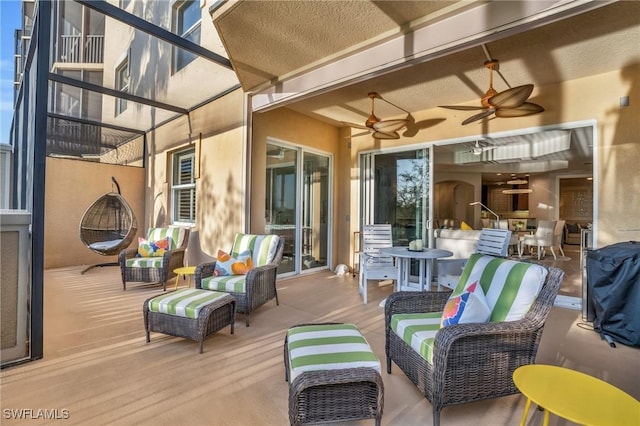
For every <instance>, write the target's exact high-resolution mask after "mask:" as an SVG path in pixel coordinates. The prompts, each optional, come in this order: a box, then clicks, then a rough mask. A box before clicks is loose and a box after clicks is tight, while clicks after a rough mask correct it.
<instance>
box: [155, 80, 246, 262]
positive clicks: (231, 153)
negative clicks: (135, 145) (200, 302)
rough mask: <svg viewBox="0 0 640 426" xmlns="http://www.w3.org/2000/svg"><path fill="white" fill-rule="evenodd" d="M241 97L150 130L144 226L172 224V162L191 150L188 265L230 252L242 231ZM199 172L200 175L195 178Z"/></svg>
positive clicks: (234, 95)
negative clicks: (191, 214)
mask: <svg viewBox="0 0 640 426" xmlns="http://www.w3.org/2000/svg"><path fill="white" fill-rule="evenodd" d="M243 99H244V95H243V93H242V91H241V90H236V91H234V92H232V93H230V94H228V95H226V96H224V97H222V98H220V99H217V100H216V101H214V102H211V103H209V104H207V105H205V106H203V107H201V108H199V109H198V110H196V111H194V112H192V113H191V114H190V117H191V136H189V122H188V120H187V117H181V118H179V119H176V120H173V121H172V122H170V123H168V124H166V125H164V126H162V127H160V128H158V129H156V130H155V131H153V132H150V133H149V135H148V136H147V150H148V168H147V182H148V184H147V189H146V193H145V201H146V209H145V214H144V221H143V222H144V226H145V227H149V226H168V225H172V224H175V223H174V220H173V218H172V217H171V212H172V205H171V185H170V183H171V182H170V179H171V159H172V155H173V154H174V153H175V152H177V151H181V150H184V149H186V148H189V147H190V146H192V147H194V148H195V150H196V163H197V165H196V216H197V217H196V223H195V224H183V225H184V226H188V227H189V228H190V229H191V237H190V241H189V247H188V255H187V258H188V260H187V261H188V263H189V264H192V265H193V264H197V263H200V262H201V261H205V260H208V258H209V257H210V256H215V255H216V253H217V250H218V249H224V250H229V249H230V248H231V244H232V242H233V236H234V235H235V232H240V231H243V230H244V225H243V224H244V217H243V211H244V208H245V195H246V194H245V183H244V175H245V173H246V168H245V167H244V164H245V153H244V134H245V131H246V130H245V127H244V115H243ZM198 172H199V174H198Z"/></svg>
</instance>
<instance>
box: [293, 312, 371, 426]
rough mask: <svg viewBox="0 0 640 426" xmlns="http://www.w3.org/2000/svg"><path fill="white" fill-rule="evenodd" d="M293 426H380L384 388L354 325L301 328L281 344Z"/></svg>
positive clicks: (368, 347) (321, 325)
mask: <svg viewBox="0 0 640 426" xmlns="http://www.w3.org/2000/svg"><path fill="white" fill-rule="evenodd" d="M284 364H285V379H286V380H287V381H288V382H289V421H290V423H291V424H292V425H300V424H303V423H325V422H334V421H346V420H360V419H371V418H373V419H375V422H376V425H380V420H381V418H382V408H383V405H384V386H383V384H382V378H381V377H380V360H379V359H378V357H377V356H376V354H374V353H373V351H372V350H371V347H370V346H369V343H367V341H366V339H365V338H364V336H363V335H362V333H360V331H359V330H358V328H357V327H356V326H355V325H353V324H339V323H323V324H303V325H297V326H295V327H292V328H290V329H289V330H288V331H287V335H286V337H285V341H284Z"/></svg>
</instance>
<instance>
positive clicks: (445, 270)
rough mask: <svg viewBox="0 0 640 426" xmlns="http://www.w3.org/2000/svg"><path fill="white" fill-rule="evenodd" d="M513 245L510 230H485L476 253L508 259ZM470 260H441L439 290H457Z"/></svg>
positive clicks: (438, 265)
mask: <svg viewBox="0 0 640 426" xmlns="http://www.w3.org/2000/svg"><path fill="white" fill-rule="evenodd" d="M510 244H511V231H510V230H508V229H492V228H483V229H482V231H481V232H480V236H479V237H478V245H477V246H476V251H475V252H476V253H481V254H487V255H490V256H495V257H506V256H507V254H508V251H509V245H510ZM467 260H469V259H439V260H438V262H437V263H436V265H437V268H438V269H437V270H438V273H437V280H438V290H440V289H441V288H442V287H447V288H451V289H453V288H455V287H456V285H457V284H458V280H459V279H460V275H461V274H462V270H463V269H464V265H465V264H466V263H467Z"/></svg>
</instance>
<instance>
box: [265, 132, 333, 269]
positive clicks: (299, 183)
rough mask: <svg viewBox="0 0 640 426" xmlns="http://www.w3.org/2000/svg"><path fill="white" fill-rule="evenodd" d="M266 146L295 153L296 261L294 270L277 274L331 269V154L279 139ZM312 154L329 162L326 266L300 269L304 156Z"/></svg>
mask: <svg viewBox="0 0 640 426" xmlns="http://www.w3.org/2000/svg"><path fill="white" fill-rule="evenodd" d="M267 144H269V145H273V146H278V147H282V148H285V149H290V150H294V151H296V165H295V166H296V170H295V179H296V184H295V186H296V189H295V191H296V203H295V213H294V217H295V242H294V259H296V261H295V263H294V269H293V271H291V272H285V273H282V274H278V275H280V276H283V277H286V276H294V275H304V274H308V273H314V272H317V271H319V270H322V269H333V216H334V210H333V206H334V200H333V197H334V178H333V166H334V158H333V154H332V153H330V152H325V151H321V150H318V149H314V148H311V147H308V146H303V145H297V144H293V143H291V142H287V141H283V140H281V139H277V138H272V137H268V138H267ZM305 153H307V154H314V155H318V156H321V157H326V158H327V159H328V161H329V165H328V169H329V172H328V183H327V185H328V186H329V188H328V191H327V192H328V194H327V198H328V199H327V203H328V206H327V208H328V212H329V213H328V217H327V263H326V265H321V266H317V267H313V268H308V269H302V249H303V247H302V238H303V235H302V220H303V217H302V203H303V200H302V194H303V185H304V182H303V177H304V154H305Z"/></svg>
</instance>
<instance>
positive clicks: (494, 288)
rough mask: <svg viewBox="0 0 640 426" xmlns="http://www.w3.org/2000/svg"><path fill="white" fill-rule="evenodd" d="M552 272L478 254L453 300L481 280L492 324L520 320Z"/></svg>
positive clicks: (455, 292) (473, 255) (471, 262)
mask: <svg viewBox="0 0 640 426" xmlns="http://www.w3.org/2000/svg"><path fill="white" fill-rule="evenodd" d="M547 273H548V270H547V269H546V268H545V267H543V266H541V265H537V264H533V263H526V262H517V261H515V260H507V259H501V258H496V257H492V256H486V255H482V254H479V253H474V254H472V255H471V257H470V258H469V261H468V262H467V263H466V265H465V267H464V270H463V271H462V275H461V276H460V280H459V281H458V285H457V286H456V288H455V290H454V291H453V293H451V297H456V296H458V295H460V294H461V293H462V292H463V291H464V288H465V287H466V286H467V285H469V284H471V283H472V282H474V281H479V282H480V285H481V287H482V290H484V294H485V296H486V300H487V305H488V306H489V309H491V317H490V318H489V322H500V321H516V320H519V319H522V318H524V316H525V315H526V314H527V312H529V309H530V308H531V305H533V302H534V301H535V299H536V297H537V296H538V293H540V290H541V289H542V286H543V285H544V281H545V278H546V277H547Z"/></svg>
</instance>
